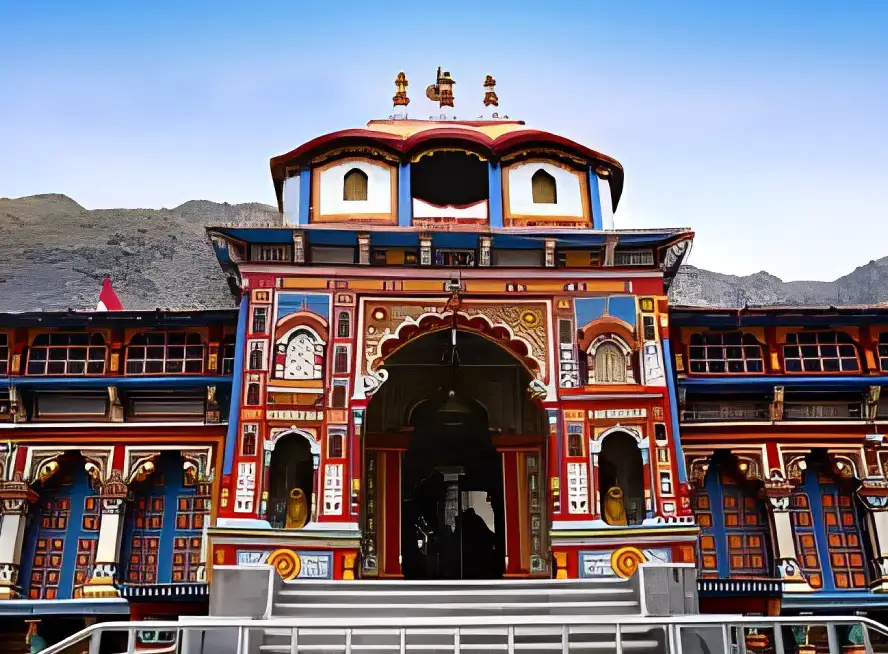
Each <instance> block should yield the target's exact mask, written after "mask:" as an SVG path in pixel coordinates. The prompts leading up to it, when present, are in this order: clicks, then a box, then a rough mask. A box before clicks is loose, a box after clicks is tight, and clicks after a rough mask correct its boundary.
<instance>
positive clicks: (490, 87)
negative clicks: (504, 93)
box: [484, 75, 499, 107]
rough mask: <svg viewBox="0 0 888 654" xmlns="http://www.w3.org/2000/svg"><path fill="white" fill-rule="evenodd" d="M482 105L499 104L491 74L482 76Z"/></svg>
mask: <svg viewBox="0 0 888 654" xmlns="http://www.w3.org/2000/svg"><path fill="white" fill-rule="evenodd" d="M484 106H485V107H498V106H499V98H498V97H497V95H496V80H495V79H493V76H491V75H488V76H487V77H485V78H484Z"/></svg>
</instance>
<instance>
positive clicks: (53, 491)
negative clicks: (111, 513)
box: [20, 457, 99, 600]
mask: <svg viewBox="0 0 888 654" xmlns="http://www.w3.org/2000/svg"><path fill="white" fill-rule="evenodd" d="M37 491H38V493H39V499H38V500H37V502H35V503H34V504H32V505H31V519H30V521H29V527H28V534H27V537H26V551H25V554H24V555H23V557H22V564H23V565H22V574H21V577H20V580H21V582H22V586H23V589H22V590H23V593H24V595H25V597H26V598H28V599H40V600H42V599H71V598H73V597H74V590H75V588H77V587H79V586H82V585H84V584H85V583H86V582H87V581H89V570H90V568H92V566H93V565H94V564H95V555H96V547H97V545H98V539H99V498H98V496H97V494H96V493H95V491H94V490H93V488H92V486H91V485H90V481H89V476H88V475H87V473H86V469H85V468H84V461H83V459H81V458H80V457H71V458H70V459H63V460H61V461H60V462H59V468H58V470H57V471H56V472H55V474H53V475H52V476H51V477H49V478H48V479H46V480H45V481H44V482H40V483H38V484H37ZM72 554H73V556H72ZM66 559H67V561H68V563H67V564H65V565H63V561H64V560H66Z"/></svg>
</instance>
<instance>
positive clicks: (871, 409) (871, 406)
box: [865, 386, 882, 420]
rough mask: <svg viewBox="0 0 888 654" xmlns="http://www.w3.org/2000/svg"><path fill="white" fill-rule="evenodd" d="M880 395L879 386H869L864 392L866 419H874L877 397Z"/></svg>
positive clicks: (877, 402) (876, 410)
mask: <svg viewBox="0 0 888 654" xmlns="http://www.w3.org/2000/svg"><path fill="white" fill-rule="evenodd" d="M881 396H882V387H881V386H870V387H869V388H867V392H866V416H865V418H866V419H867V420H875V419H876V413H877V412H878V410H879V398H880V397H881Z"/></svg>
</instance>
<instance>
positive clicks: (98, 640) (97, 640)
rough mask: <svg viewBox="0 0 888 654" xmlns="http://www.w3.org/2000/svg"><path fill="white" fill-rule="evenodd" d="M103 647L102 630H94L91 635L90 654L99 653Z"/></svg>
mask: <svg viewBox="0 0 888 654" xmlns="http://www.w3.org/2000/svg"><path fill="white" fill-rule="evenodd" d="M101 649H102V632H101V631H94V632H92V635H91V636H90V637H89V654H99V652H100V651H101Z"/></svg>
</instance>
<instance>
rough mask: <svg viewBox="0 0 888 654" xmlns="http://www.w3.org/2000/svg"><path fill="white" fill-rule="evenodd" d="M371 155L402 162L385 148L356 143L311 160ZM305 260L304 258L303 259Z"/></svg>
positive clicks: (312, 161) (374, 157) (318, 161)
mask: <svg viewBox="0 0 888 654" xmlns="http://www.w3.org/2000/svg"><path fill="white" fill-rule="evenodd" d="M347 156H350V157H369V158H372V159H382V160H383V161H388V162H389V163H393V164H397V163H400V160H399V159H398V157H396V156H395V155H393V154H392V153H390V152H386V151H385V150H380V149H379V148H373V147H369V146H362V145H355V146H346V147H342V148H336V149H335V150H329V151H327V152H324V153H323V154H319V155H318V156H317V157H315V158H314V159H312V160H311V163H312V164H313V165H317V164H320V163H323V162H325V161H329V160H330V159H337V158H339V157H347ZM303 261H304V260H303ZM303 261H297V263H303Z"/></svg>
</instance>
